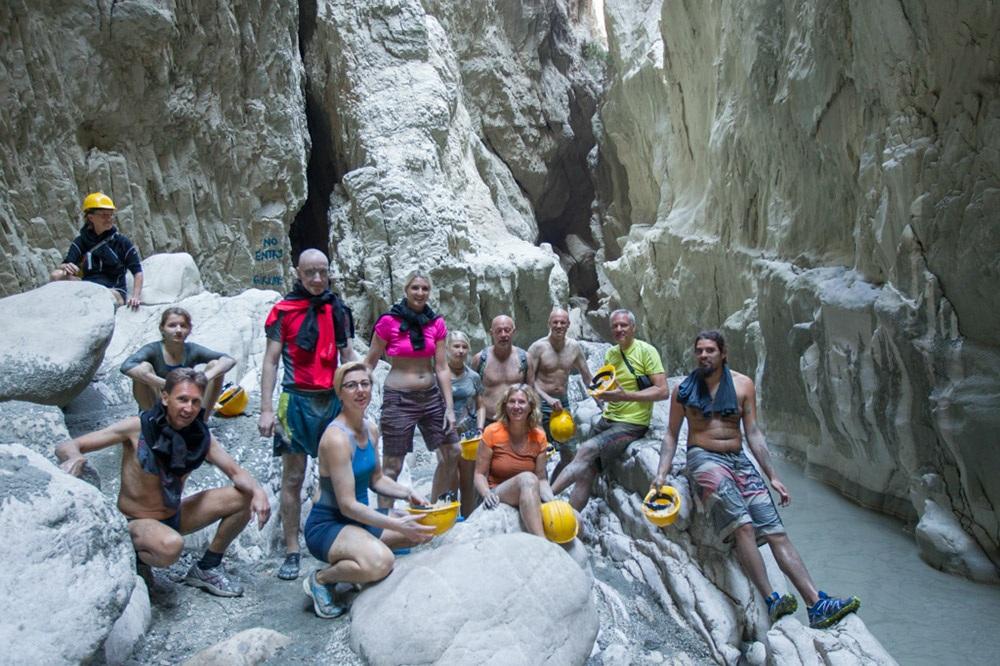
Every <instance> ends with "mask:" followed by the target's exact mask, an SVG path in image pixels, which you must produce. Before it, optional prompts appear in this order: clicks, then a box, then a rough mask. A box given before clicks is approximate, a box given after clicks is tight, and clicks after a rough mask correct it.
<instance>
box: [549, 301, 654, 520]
mask: <svg viewBox="0 0 1000 666" xmlns="http://www.w3.org/2000/svg"><path fill="white" fill-rule="evenodd" d="M611 334H612V336H614V339H615V342H617V343H618V344H616V345H615V346H614V347H611V348H610V349H608V351H607V352H605V354H604V363H605V364H610V365H613V366H614V367H615V377H616V378H617V387H616V388H613V389H611V390H608V391H604V392H603V393H602V394H601V395H600V396H599V397H600V399H601V400H602V401H604V402H605V405H604V413H603V414H602V416H601V420H600V421H598V423H597V425H596V426H594V428H593V429H592V430H591V431H590V439H588V440H587V441H585V442H583V443H582V444H581V445H580V448H579V449H577V452H576V456H574V458H573V462H571V463H570V464H569V465H567V466H566V467H565V468H564V469H563V471H562V473H560V474H559V476H558V477H557V478H556V480H555V483H553V484H552V492H554V493H555V494H557V495H558V494H559V493H561V492H562V491H563V490H565V489H566V488H568V487H569V486H571V485H572V486H573V491H572V493H571V494H570V498H569V503H570V504H572V505H573V508H574V509H576V510H577V511H580V510H581V509H583V507H584V506H586V504H587V501H588V500H589V499H590V487H591V485H592V483H593V480H594V477H595V476H597V472H598V471H599V470H600V469H601V468H602V467H604V466H606V465H607V464H608V463H610V462H611V461H612V460H615V459H616V458H618V457H619V456H621V454H622V453H623V452H624V451H625V449H627V448H628V446H629V444H631V443H632V442H634V441H635V440H637V439H640V438H641V437H643V436H644V435H645V434H646V431H647V430H649V422H650V420H652V418H653V403H654V402H656V401H658V400H663V399H664V398H666V397H667V394H668V392H667V377H666V375H665V374H664V372H663V362H662V361H661V360H660V354H659V353H658V352H657V351H656V348H655V347H653V345H651V344H649V343H648V342H644V341H643V340H636V338H635V315H634V314H632V313H631V312H629V311H628V310H615V311H614V312H612V313H611Z"/></svg>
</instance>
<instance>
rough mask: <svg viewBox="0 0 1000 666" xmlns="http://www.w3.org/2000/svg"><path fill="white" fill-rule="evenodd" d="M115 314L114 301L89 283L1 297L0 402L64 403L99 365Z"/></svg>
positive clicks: (76, 283) (60, 284) (101, 289)
mask: <svg viewBox="0 0 1000 666" xmlns="http://www.w3.org/2000/svg"><path fill="white" fill-rule="evenodd" d="M114 316H115V307H114V297H113V296H112V295H111V293H110V292H109V291H108V290H107V289H105V288H104V287H100V286H98V285H96V284H93V283H91V282H57V283H51V284H47V285H45V286H43V287H40V288H38V289H33V290H31V291H29V292H26V293H23V294H17V295H14V296H8V297H7V298H4V299H0V317H2V318H3V321H4V329H5V331H6V335H5V341H4V345H3V349H2V350H0V400H27V401H30V402H38V403H42V404H46V405H59V406H61V405H65V404H66V403H68V402H69V401H70V400H72V399H73V398H74V397H75V396H76V395H77V394H78V393H80V391H82V390H83V389H84V388H85V387H86V386H87V384H88V383H89V382H90V380H91V378H92V377H93V376H94V372H95V371H96V370H97V368H98V366H99V365H100V364H101V359H102V358H103V357H104V350H105V348H106V347H107V346H108V342H109V341H110V339H111V334H112V332H113V331H114V326H115V319H114Z"/></svg>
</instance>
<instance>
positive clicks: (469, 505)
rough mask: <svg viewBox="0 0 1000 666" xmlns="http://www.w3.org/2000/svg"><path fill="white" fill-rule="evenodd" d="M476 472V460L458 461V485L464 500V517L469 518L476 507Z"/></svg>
mask: <svg viewBox="0 0 1000 666" xmlns="http://www.w3.org/2000/svg"><path fill="white" fill-rule="evenodd" d="M475 473H476V461H475V460H459V461H458V486H459V493H460V495H461V501H462V517H463V518H468V517H469V515H470V514H471V513H472V511H473V510H474V509H475V508H476V486H475V485H474V484H473V483H472V480H473V476H474V475H475Z"/></svg>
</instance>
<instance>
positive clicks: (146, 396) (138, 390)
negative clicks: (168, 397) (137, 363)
mask: <svg viewBox="0 0 1000 666" xmlns="http://www.w3.org/2000/svg"><path fill="white" fill-rule="evenodd" d="M132 395H133V396H134V397H135V401H136V402H137V403H138V404H139V409H140V410H142V411H146V410H147V409H152V407H153V405H155V404H156V401H157V400H159V399H160V392H159V391H157V390H156V389H154V388H153V387H152V386H149V385H148V384H143V383H142V382H140V381H136V380H134V379H133V380H132Z"/></svg>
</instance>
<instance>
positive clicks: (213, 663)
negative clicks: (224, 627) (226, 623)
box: [184, 627, 292, 666]
mask: <svg viewBox="0 0 1000 666" xmlns="http://www.w3.org/2000/svg"><path fill="white" fill-rule="evenodd" d="M291 642H292V639H291V638H290V637H289V636H286V635H285V634H282V633H280V632H277V631H273V630H271V629H265V628H264V627H254V628H253V629H245V630H243V631H241V632H240V633H238V634H236V635H234V636H231V637H229V638H227V639H226V640H224V641H222V642H220V643H216V644H215V645H213V646H211V647H208V648H205V649H204V650H202V651H201V652H199V653H197V654H195V655H194V656H193V657H191V658H190V659H188V660H187V661H185V662H184V666H256V664H262V663H264V662H265V661H267V660H268V659H270V658H271V657H273V656H274V655H275V654H277V653H278V652H280V651H281V648H283V647H285V646H286V645H288V644H289V643H291Z"/></svg>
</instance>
